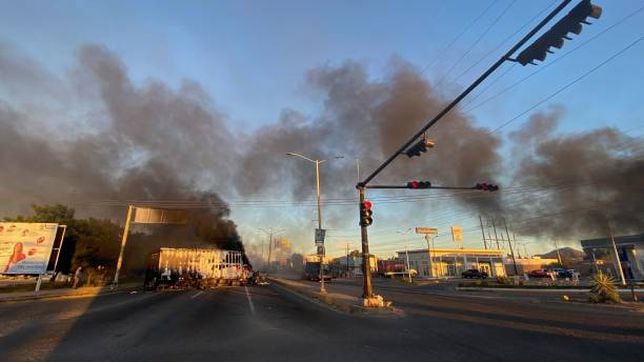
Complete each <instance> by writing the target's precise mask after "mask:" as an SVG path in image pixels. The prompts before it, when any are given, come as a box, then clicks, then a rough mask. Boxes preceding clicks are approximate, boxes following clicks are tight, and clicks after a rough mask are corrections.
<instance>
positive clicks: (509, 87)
mask: <svg viewBox="0 0 644 362" xmlns="http://www.w3.org/2000/svg"><path fill="white" fill-rule="evenodd" d="M643 10H644V6H642V7H640V8H638V9H636V10H634V11H633V12H631V13H629V14H628V15H626V16H624V17H623V18H621V19H620V20H618V21H616V22H615V23H613V24H611V25H610V26H608V27H606V28H604V29H603V30H602V31H600V32H599V33H597V34H595V35H593V36H592V37H590V38H588V39H586V40H585V41H583V42H581V43H579V44H578V45H577V46H575V47H574V48H572V49H570V50H568V51H567V52H565V53H563V54H562V55H561V56H559V57H557V58H555V59H553V60H552V61H550V62H548V63H546V64H542V65H540V66H539V67H538V68H537V69H536V70H535V71H534V72H532V73H530V74H528V75H527V76H525V77H523V78H521V79H519V80H518V81H516V82H514V83H512V84H511V85H510V86H508V87H506V88H504V89H502V90H501V91H499V92H498V93H496V94H495V95H493V96H491V97H488V98H486V99H485V100H483V101H482V102H480V103H478V104H476V105H474V106H472V107H469V108H467V109H465V110H464V112H471V111H473V110H475V109H477V108H479V107H481V106H483V105H485V104H487V103H488V102H490V101H491V100H493V99H495V98H497V97H499V96H500V95H502V94H504V93H506V92H508V91H510V90H512V89H513V88H515V87H516V86H518V85H519V84H521V83H523V82H525V81H527V80H528V79H530V78H532V77H533V76H535V75H537V74H539V73H541V72H543V71H545V70H546V69H548V68H549V67H551V66H553V65H554V64H557V63H558V62H559V61H561V60H562V59H565V58H566V57H567V56H569V55H570V54H572V53H574V52H576V51H577V50H579V49H581V48H583V47H585V46H586V45H588V44H590V43H591V42H593V41H594V40H596V39H597V38H599V37H601V36H602V35H604V34H606V33H608V32H609V31H611V30H613V29H614V28H616V27H617V26H619V25H622V24H623V23H625V22H626V21H628V20H629V19H631V18H632V17H634V16H635V15H637V14H639V13H640V12H642V11H643ZM514 65H516V63H513V65H512V67H514ZM512 67H511V68H512ZM488 88H489V87H488ZM485 90H487V88H486V89H485ZM481 94H483V92H481V93H479V94H478V95H477V96H475V98H473V99H472V100H471V101H470V103H473V101H474V99H476V98H478V97H480V95H481Z"/></svg>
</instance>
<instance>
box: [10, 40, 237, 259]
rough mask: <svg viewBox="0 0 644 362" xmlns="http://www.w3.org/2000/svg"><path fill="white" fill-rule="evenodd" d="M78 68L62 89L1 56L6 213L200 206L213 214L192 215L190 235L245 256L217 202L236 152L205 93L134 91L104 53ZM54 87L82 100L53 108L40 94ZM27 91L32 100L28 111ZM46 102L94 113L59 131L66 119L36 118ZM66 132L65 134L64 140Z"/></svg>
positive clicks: (89, 55)
mask: <svg viewBox="0 0 644 362" xmlns="http://www.w3.org/2000/svg"><path fill="white" fill-rule="evenodd" d="M77 59H78V62H77V64H76V66H75V68H74V69H72V71H70V72H69V77H68V78H65V79H57V78H55V77H52V76H49V75H48V74H47V72H46V71H44V70H43V69H44V68H43V67H40V66H38V64H36V63H35V62H26V63H25V62H24V61H21V59H20V58H19V57H18V56H17V55H16V53H15V52H12V51H11V49H9V48H8V47H2V48H0V76H1V77H2V80H3V84H4V87H3V88H4V90H5V92H6V93H4V94H3V95H4V97H3V98H5V99H6V100H4V101H3V102H2V103H0V125H1V126H2V132H1V133H0V144H1V145H2V156H0V167H1V169H2V172H1V173H0V184H1V185H2V186H1V187H0V197H1V198H2V199H3V201H5V200H6V202H5V209H6V210H4V211H14V210H16V211H18V210H20V208H21V207H24V206H26V205H29V204H30V203H47V202H65V203H71V204H73V205H78V206H79V207H78V208H79V210H81V211H82V210H83V209H85V210H91V207H90V206H88V205H87V204H88V203H89V204H90V205H91V204H92V203H96V202H100V201H102V200H121V201H125V200H200V201H202V202H203V203H205V204H206V206H207V205H212V207H209V208H208V207H206V208H203V209H201V210H197V211H193V218H192V219H194V220H196V221H195V223H196V225H193V226H194V232H193V235H194V236H197V237H199V239H200V240H203V241H209V242H214V243H216V244H218V245H222V246H224V245H225V246H227V247H229V248H230V247H232V248H234V249H241V248H243V246H242V245H241V243H240V240H239V236H238V235H237V231H236V228H235V225H234V223H232V222H231V221H229V220H226V218H227V216H228V214H229V212H230V211H229V209H228V208H227V206H225V203H223V201H221V199H220V198H219V197H218V196H217V195H216V194H212V193H211V191H212V190H215V189H220V188H221V187H222V186H220V185H227V184H230V183H231V180H230V177H231V167H232V166H231V163H230V162H231V160H232V159H234V158H235V156H234V155H235V147H234V146H235V143H234V140H233V137H232V135H231V134H230V132H229V131H228V129H227V128H226V126H225V124H224V119H223V116H222V115H221V114H219V113H218V111H217V110H216V109H215V107H214V106H213V105H212V102H211V100H210V98H209V97H208V95H207V94H206V93H205V92H204V91H203V89H201V87H200V86H199V85H198V84H196V83H194V82H189V81H186V82H184V83H183V84H182V85H181V87H180V88H179V89H178V90H172V89H170V88H168V87H167V86H166V85H165V84H163V83H161V82H158V81H148V82H146V84H144V85H143V86H141V87H137V86H135V85H134V84H132V82H131V80H130V79H129V77H128V74H127V70H126V66H125V65H124V64H123V63H122V62H121V61H120V59H119V58H118V57H117V56H115V55H114V54H113V53H111V52H110V51H108V50H107V49H105V48H104V47H101V46H96V45H88V46H84V47H82V48H81V49H80V50H79V52H78V57H77ZM34 74H36V75H37V76H34ZM56 84H60V91H61V92H63V91H64V92H75V93H71V94H67V95H65V96H63V97H58V100H59V102H58V103H55V104H54V105H51V101H50V97H45V96H43V94H42V92H41V90H42V89H45V90H51V89H53V88H55V86H56ZM30 91H32V92H31V93H32V97H34V98H35V99H33V100H29V103H25V100H26V96H25V94H28V93H30ZM0 94H2V93H0ZM38 96H41V97H40V98H39V97H38ZM39 101H41V102H42V103H43V104H42V105H38V106H37V107H36V108H37V109H39V108H40V107H52V108H62V107H61V106H63V105H65V104H66V103H67V104H73V103H74V102H81V103H82V105H81V106H80V107H79V109H80V110H86V111H87V113H86V114H82V115H80V116H79V118H81V121H80V122H78V123H75V122H65V121H60V115H54V116H52V117H48V116H47V114H46V113H44V112H32V109H33V107H31V104H32V103H33V104H38V102H39ZM61 103H62V104H61ZM14 107H15V108H14ZM65 115H67V116H76V115H75V114H74V112H66V113H65ZM47 118H49V119H47ZM79 124H80V125H82V127H78V128H75V126H78V125H79ZM59 127H65V128H67V129H68V130H67V131H66V132H63V133H61V132H59V131H58V128H59ZM213 155H215V156H214V157H213ZM204 170H216V172H204ZM121 209H122V208H121ZM121 209H117V210H114V209H110V210H109V211H107V212H106V211H105V206H104V207H103V209H102V210H101V211H100V213H101V215H102V216H115V215H118V216H119V218H120V217H122V215H121V213H122V210H121ZM177 240H181V238H179V237H177ZM175 241H176V240H175Z"/></svg>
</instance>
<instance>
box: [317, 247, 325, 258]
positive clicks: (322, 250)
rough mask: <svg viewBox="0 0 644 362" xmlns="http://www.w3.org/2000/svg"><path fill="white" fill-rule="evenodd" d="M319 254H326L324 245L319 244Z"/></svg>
mask: <svg viewBox="0 0 644 362" xmlns="http://www.w3.org/2000/svg"><path fill="white" fill-rule="evenodd" d="M318 255H322V256H324V246H323V245H321V246H318Z"/></svg>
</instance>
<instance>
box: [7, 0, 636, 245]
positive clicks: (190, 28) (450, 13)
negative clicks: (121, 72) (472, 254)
mask: <svg viewBox="0 0 644 362" xmlns="http://www.w3.org/2000/svg"><path fill="white" fill-rule="evenodd" d="M556 3H558V2H557V1H555V2H553V1H550V0H547V1H530V2H528V1H510V0H498V1H490V0H486V1H464V0H461V1H428V0H422V1H317V2H314V1H0V45H6V46H9V47H11V48H14V49H16V50H17V51H18V52H20V53H21V54H24V56H25V57H28V58H31V59H34V60H35V61H37V62H38V63H40V64H41V65H42V66H44V67H45V68H47V69H48V70H49V71H50V72H51V73H53V74H65V73H66V72H69V70H70V68H71V66H72V64H73V63H74V58H75V56H76V53H77V51H78V49H79V47H80V46H82V45H83V44H87V43H94V44H102V45H105V46H106V47H107V48H108V49H109V50H111V51H112V52H114V53H115V54H117V55H118V56H119V57H120V58H121V59H122V61H123V63H124V64H125V65H126V67H127V70H128V72H129V75H130V77H131V78H132V79H133V80H134V81H136V82H145V81H146V80H148V79H158V80H162V81H164V82H166V83H167V84H169V85H170V86H172V87H179V86H180V84H181V82H182V80H183V79H191V80H194V81H196V82H198V83H200V84H201V85H202V87H204V89H205V90H206V91H207V92H208V93H209V94H210V96H211V97H212V98H213V99H214V102H215V104H216V106H217V107H218V109H219V110H220V111H222V112H224V113H225V114H226V116H227V122H228V126H229V127H230V128H231V129H232V130H233V131H234V132H240V133H242V132H244V133H247V132H250V131H251V130H256V129H259V128H260V127H262V126H263V125H266V124H272V123H274V122H275V121H276V120H277V119H278V118H279V115H280V113H281V112H282V110H283V109H285V108H292V109H296V110H297V111H299V112H302V113H303V114H305V115H314V114H316V113H317V112H319V111H320V109H321V107H322V99H321V98H320V97H319V95H318V94H316V93H315V92H313V91H311V90H310V89H308V88H307V87H305V86H304V78H305V75H306V73H307V71H309V70H310V69H313V68H315V67H319V66H321V65H331V66H338V65H341V64H343V63H344V62H345V61H347V60H355V61H358V62H361V63H363V64H365V65H366V67H367V69H368V72H369V77H370V78H372V79H379V78H380V77H382V76H383V74H384V73H385V72H386V69H387V67H388V66H389V64H390V63H391V61H392V59H396V58H400V59H403V60H404V61H406V62H409V63H411V64H412V65H414V66H415V67H417V68H418V69H420V70H422V72H423V74H424V76H425V77H426V78H427V79H428V80H429V81H430V82H431V83H432V84H433V85H434V86H436V88H437V89H439V90H440V92H441V93H443V96H444V97H446V98H450V97H453V96H454V95H456V94H458V92H459V91H460V90H461V89H463V88H464V87H465V86H467V85H468V84H469V82H471V81H472V80H473V79H474V78H475V77H476V76H477V75H478V74H480V73H481V72H482V71H483V70H484V69H485V68H486V67H487V66H489V65H490V64H491V63H492V62H493V61H495V60H496V59H497V58H498V56H500V55H501V54H502V53H503V52H505V51H506V49H508V47H509V46H510V45H511V44H513V43H512V41H515V40H516V39H518V37H519V36H521V35H522V34H525V33H526V32H527V29H528V28H529V27H524V25H526V24H527V23H528V21H531V22H530V23H529V24H530V25H533V24H535V23H536V20H535V17H536V16H537V15H538V14H539V13H540V12H542V11H543V10H544V9H546V8H548V9H551V8H553V7H554V4H556ZM573 3H576V2H573ZM594 3H596V4H597V5H600V6H602V7H603V10H604V11H603V14H602V17H601V19H599V20H593V23H594V24H593V25H590V26H584V29H583V32H582V33H581V34H580V35H579V36H573V38H574V40H572V41H567V42H566V44H565V46H564V48H562V49H560V50H556V53H555V54H551V55H548V58H547V60H546V62H545V63H544V64H542V65H539V66H530V65H529V66H526V67H522V66H520V65H518V64H516V65H514V64H513V63H507V64H505V65H503V66H502V67H501V69H499V70H498V71H497V72H496V73H495V74H494V75H493V76H492V77H491V78H489V79H488V81H487V82H486V83H484V84H483V85H482V86H481V87H480V88H479V89H478V90H477V91H475V92H474V93H473V95H471V96H470V97H469V98H467V99H466V100H465V101H464V102H463V103H462V105H463V108H464V109H465V111H466V113H469V114H470V115H471V117H473V119H474V120H475V122H476V124H477V125H478V126H481V127H486V128H489V129H496V128H497V127H498V126H500V125H503V124H505V123H506V122H507V121H510V120H513V119H514V118H515V117H517V116H519V115H521V114H522V113H523V112H526V111H528V110H530V109H531V108H532V107H535V106H536V107H535V108H534V109H533V110H530V112H528V113H526V114H524V115H521V116H519V117H518V118H516V119H515V120H513V121H512V122H511V123H510V124H508V125H507V126H506V127H504V128H503V129H501V130H500V131H499V133H500V134H501V135H503V134H506V133H508V132H511V131H512V130H515V129H516V128H517V127H519V126H520V125H521V124H524V123H525V121H526V120H527V119H528V117H529V116H530V114H532V113H533V112H536V111H539V110H546V111H547V110H549V109H552V107H553V106H561V107H563V109H564V112H563V115H562V117H561V120H560V123H559V128H558V132H561V133H576V132H583V131H588V130H592V129H595V128H599V127H604V126H610V127H616V128H618V129H620V130H622V131H624V132H626V133H627V134H629V135H631V136H641V135H642V134H644V121H643V119H644V102H642V84H643V81H644V69H643V66H642V64H643V62H642V60H643V59H644V42H639V43H637V44H636V45H634V46H633V47H632V48H630V49H628V50H627V51H625V52H624V53H623V54H621V55H619V56H617V57H615V58H614V59H612V60H611V61H609V62H608V63H606V64H605V65H603V66H601V67H600V68H598V69H597V70H596V71H594V72H593V73H591V74H589V75H588V76H586V77H584V78H583V79H581V80H580V81H579V82H577V83H575V84H573V85H571V86H570V87H568V88H566V89H565V90H563V91H561V92H560V93H559V94H557V95H555V96H554V97H553V98H552V99H549V100H547V101H545V102H543V103H542V104H540V105H539V102H540V101H542V100H543V99H545V98H546V97H549V96H550V95H552V94H553V93H554V92H556V91H557V90H559V89H560V88H561V87H563V86H565V85H566V84H568V83H569V82H571V81H573V80H575V79H576V78H578V77H580V76H582V75H584V74H585V73H586V72H588V71H590V70H591V69H593V68H594V67H596V66H598V65H599V64H601V63H602V62H604V61H605V60H607V59H608V58H610V57H611V56H613V55H614V54H615V53H617V52H618V51H620V50H622V49H623V48H624V47H626V46H628V45H629V44H631V43H633V42H634V41H636V40H637V39H638V38H641V37H642V36H644V11H641V10H642V7H643V6H644V2H642V1H641V0H639V1H635V0H633V1H613V2H608V1H605V0H604V1H600V0H597V1H594ZM638 10H640V11H639V12H638V13H635V14H634V15H633V16H631V17H630V18H628V19H627V20H625V21H623V22H621V20H622V19H624V18H625V17H627V16H629V15H630V14H632V13H634V12H635V11H638ZM481 14H482V15H481ZM542 16H543V15H541V17H542ZM477 17H478V20H476V21H475V22H473V21H474V20H475V19H477ZM615 24H617V25H615ZM613 25H615V26H614V27H613V28H611V29H610V30H608V31H606V32H605V33H603V34H600V33H601V32H603V31H605V30H606V29H607V28H609V27H611V26H613ZM520 29H521V30H520ZM464 30H466V32H465V33H463V34H462V36H461V37H458V38H457V36H458V35H459V34H460V33H462V32H463V31H464ZM596 35H598V36H597V37H596V38H593V37H595V36H596ZM504 41H505V42H504ZM586 42H587V44H585V43H586ZM581 45H583V46H582V47H581V48H579V49H578V50H575V51H574V52H572V53H570V54H569V55H566V56H564V57H562V55H564V54H566V53H568V52H569V51H571V50H573V49H576V48H577V47H578V46H581ZM560 58H561V60H558V59H560ZM553 61H556V63H554V64H552V65H551V66H550V65H548V64H550V63H552V62H553ZM545 65H548V67H547V68H544V69H543V70H542V71H540V72H539V73H537V74H535V75H534V76H533V77H531V78H529V79H528V80H526V81H524V82H522V83H521V84H519V85H518V86H516V87H515V88H513V89H512V90H510V91H508V92H505V93H503V94H501V95H499V96H498V97H496V98H494V99H491V100H489V101H486V102H484V103H483V104H482V105H481V106H478V107H476V108H475V109H471V108H472V107H473V106H476V105H479V103H481V102H482V101H485V100H487V99H488V98H489V97H491V96H494V95H496V94H497V93H498V92H499V91H501V90H503V89H504V88H506V87H508V86H510V85H512V84H513V83H515V82H516V81H518V80H520V79H522V78H524V77H526V76H528V75H529V74H531V73H532V72H534V71H536V70H540V69H541V68H543V67H544V66H545ZM501 75H502V77H500V76H501ZM0 80H1V79H0ZM480 92H483V94H482V95H480V96H478V94H479V93H480ZM2 94H3V90H2V86H1V85H0V95H2ZM474 97H476V99H475V100H474V101H472V99H473V98H474ZM470 109H471V110H470ZM468 110H470V111H469V112H468ZM504 150H505V151H507V152H509V151H510V150H509V149H507V148H505V149H504ZM293 151H298V150H295V149H294V150H293ZM505 151H504V152H505ZM344 156H345V157H346V158H345V160H344V161H336V162H353V161H352V155H344ZM312 157H315V156H314V155H312ZM285 162H296V161H294V160H288V159H285ZM302 167H309V165H307V164H304V163H302ZM446 167H449V165H446ZM323 171H324V170H323ZM367 171H370V170H368V169H367ZM311 186H313V183H311ZM324 186H328V185H324ZM215 191H217V190H215ZM221 192H222V193H223V197H224V199H230V198H238V197H239V196H238V195H226V193H225V192H223V191H221ZM311 192H312V193H311V196H313V188H312V189H311ZM265 198H266V199H274V200H282V199H284V197H282V196H281V195H266V196H265ZM404 207H405V206H404V205H396V206H393V209H392V211H391V214H394V215H395V213H396V212H395V211H396V210H398V209H400V208H404ZM442 207H444V205H443V206H442ZM232 208H233V218H234V219H235V221H236V222H237V223H238V224H239V226H240V230H241V232H242V236H243V237H244V239H245V240H246V242H247V243H258V242H260V241H261V238H263V234H262V233H261V232H259V231H257V228H258V227H271V226H272V227H275V228H280V227H284V228H287V229H289V230H290V231H289V232H287V233H286V234H285V235H286V236H287V237H289V238H291V239H293V240H294V244H295V246H296V248H297V249H299V250H301V251H304V252H311V251H312V250H313V248H312V242H311V241H309V240H307V238H309V235H312V233H313V231H312V228H313V227H314V224H313V223H312V222H311V220H312V219H314V218H315V209H314V208H312V207H301V208H297V209H295V211H293V210H290V209H285V208H279V209H277V210H269V211H268V212H267V211H266V210H261V211H258V212H254V211H253V210H252V208H248V207H245V208H236V207H235V205H234V203H233V207H232ZM432 208H433V205H427V209H428V218H429V220H428V219H427V218H425V217H422V218H421V217H419V218H418V219H416V220H409V219H400V218H396V217H391V218H389V221H387V222H383V221H382V219H380V220H379V219H378V217H379V216H380V215H382V213H380V214H379V213H378V205H376V224H375V225H374V227H372V228H371V229H370V231H371V232H372V235H373V242H374V250H375V251H376V253H378V252H379V251H380V252H382V253H383V254H391V252H392V251H393V250H396V249H397V250H400V249H401V248H402V247H404V245H405V244H408V243H409V244H410V246H411V247H421V246H422V245H423V244H422V243H421V242H420V241H419V240H418V238H417V237H416V236H413V238H414V239H413V241H410V242H405V241H402V237H401V236H400V235H398V234H397V233H396V231H398V230H405V229H407V228H409V227H414V226H438V227H439V228H440V229H441V230H442V231H443V232H447V228H448V227H449V225H451V224H458V225H463V226H465V227H466V228H468V230H469V229H472V226H476V225H477V224H478V217H477V215H476V214H471V213H468V212H467V210H463V209H461V208H456V209H454V210H451V209H450V210H449V211H445V210H442V211H441V212H440V213H439V214H437V215H435V217H434V218H432V214H431V212H432V210H431V209H432ZM349 210H353V209H349ZM351 212H354V211H351ZM391 214H390V215H391ZM426 224H432V225H426ZM328 227H329V229H331V231H330V236H331V238H330V240H329V245H328V250H329V252H330V253H331V254H334V253H336V254H337V253H340V250H343V248H344V245H345V243H346V242H350V243H351V244H352V248H358V242H359V240H358V238H357V237H356V235H357V225H354V224H353V223H339V224H338V225H329V226H328ZM333 229H335V230H336V231H335V233H334V231H333ZM411 236H412V234H410V237H411ZM465 236H466V240H467V242H466V245H469V246H480V245H481V241H480V231H477V230H476V229H475V228H474V229H472V230H470V231H468V232H467V233H466V235H465ZM441 239H442V240H441ZM529 241H530V243H529V244H528V248H529V249H530V250H531V251H533V252H536V251H541V250H544V249H549V248H551V247H552V245H550V244H548V243H547V242H546V243H544V242H541V243H539V242H536V241H534V240H529ZM437 245H439V246H450V245H451V244H450V242H449V241H448V237H447V236H444V237H443V238H439V239H438V243H437Z"/></svg>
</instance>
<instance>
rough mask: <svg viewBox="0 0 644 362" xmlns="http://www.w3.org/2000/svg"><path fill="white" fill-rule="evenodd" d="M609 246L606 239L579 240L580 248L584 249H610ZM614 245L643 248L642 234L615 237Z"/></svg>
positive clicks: (643, 235) (643, 237) (608, 241)
mask: <svg viewBox="0 0 644 362" xmlns="http://www.w3.org/2000/svg"><path fill="white" fill-rule="evenodd" d="M611 244H612V243H611V241H610V239H608V238H600V239H589V240H581V246H582V247H583V248H584V249H591V248H610V247H612V245H611ZM615 244H616V245H617V246H622V247H623V246H635V245H638V246H643V245H644V234H636V235H622V236H615Z"/></svg>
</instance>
